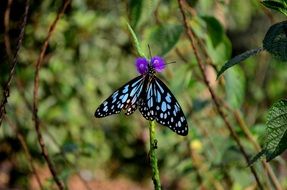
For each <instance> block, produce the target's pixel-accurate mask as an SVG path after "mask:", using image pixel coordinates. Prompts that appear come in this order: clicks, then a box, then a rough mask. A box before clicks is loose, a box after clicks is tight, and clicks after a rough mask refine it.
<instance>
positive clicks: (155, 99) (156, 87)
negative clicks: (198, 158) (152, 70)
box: [139, 76, 188, 135]
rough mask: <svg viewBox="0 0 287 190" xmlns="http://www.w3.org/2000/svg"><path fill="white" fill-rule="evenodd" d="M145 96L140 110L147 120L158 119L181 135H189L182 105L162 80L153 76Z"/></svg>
mask: <svg viewBox="0 0 287 190" xmlns="http://www.w3.org/2000/svg"><path fill="white" fill-rule="evenodd" d="M143 95H144V96H145V101H142V102H141V103H140V104H139V106H140V108H139V110H140V112H141V113H142V115H143V116H144V117H145V118H146V119H149V120H154V119H156V121H157V122H158V123H160V124H162V125H164V126H167V127H169V128H170V129H171V130H173V131H174V132H176V133H177V134H179V135H187V134H188V125H187V121H186V118H185V116H184V114H183V111H182V110H181V107H180V105H179V104H178V102H177V100H176V99H175V97H174V96H173V94H172V93H171V92H170V90H169V89H168V87H167V86H166V85H165V84H164V83H163V82H162V81H161V80H160V79H158V78H157V77H156V76H153V77H152V79H151V80H150V82H149V83H148V85H147V88H146V91H145V93H143ZM142 99H144V98H142ZM140 101H141V100H140Z"/></svg>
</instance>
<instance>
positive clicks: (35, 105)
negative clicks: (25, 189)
mask: <svg viewBox="0 0 287 190" xmlns="http://www.w3.org/2000/svg"><path fill="white" fill-rule="evenodd" d="M69 3H70V0H66V1H65V3H64V6H63V8H62V9H61V10H60V11H59V13H58V14H57V17H56V18H55V20H54V22H53V23H52V24H51V26H50V28H49V31H48V35H47V37H46V39H45V41H44V44H43V46H42V49H41V53H40V55H39V57H38V59H37V62H36V65H35V76H34V92H33V119H34V122H35V130H36V133H37V138H38V142H39V144H40V147H41V151H42V154H43V156H44V158H45V160H46V162H47V164H48V167H49V170H50V172H51V174H52V176H53V179H54V181H55V182H56V184H57V186H58V188H59V189H61V190H62V189H64V185H63V183H62V182H61V181H60V179H59V178H58V176H57V173H56V170H55V168H54V166H53V164H52V161H51V159H50V157H49V155H48V151H47V149H46V146H45V143H44V140H43V137H42V134H41V131H40V119H39V117H38V89H39V75H40V67H41V64H42V61H43V58H44V55H45V53H46V50H47V47H48V44H49V40H50V38H51V36H52V33H53V32H54V30H55V27H56V24H57V23H58V21H59V19H60V17H61V16H62V15H63V14H64V12H65V10H66V8H67V6H68V5H69Z"/></svg>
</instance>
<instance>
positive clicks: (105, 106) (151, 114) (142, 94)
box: [95, 56, 188, 136]
mask: <svg viewBox="0 0 287 190" xmlns="http://www.w3.org/2000/svg"><path fill="white" fill-rule="evenodd" d="M165 65H166V64H165V61H164V60H163V59H162V58H161V57H159V56H154V57H152V58H151V60H150V61H148V60H147V59H145V58H142V57H141V58H137V59H136V68H137V71H138V72H139V73H140V74H141V75H140V76H138V77H136V78H134V79H132V80H131V81H129V82H128V83H126V84H125V85H123V86H122V87H121V88H119V89H118V90H116V91H115V92H114V93H113V94H112V95H111V96H110V97H108V98H107V99H106V100H105V101H104V102H103V103H102V104H101V105H100V106H99V107H98V109H97V110H96V112H95V117H97V118H101V117H106V116H109V115H111V114H118V113H120V112H121V111H122V110H125V111H126V112H125V114H126V115H131V114H132V113H133V112H134V111H135V110H136V109H137V107H138V108H139V111H140V113H141V114H142V115H143V116H144V118H146V119H147V120H151V121H152V120H154V119H155V120H156V121H157V122H158V123H160V124H161V125H164V126H167V127H169V128H170V129H171V130H172V131H174V132H176V133H177V134H179V135H182V136H185V135H187V134H188V125H187V121H186V118H185V116H184V114H183V111H182V110H181V107H180V105H179V104H178V102H177V100H176V99H175V97H174V95H173V94H172V93H171V91H170V90H169V89H168V87H167V86H166V85H165V84H164V83H163V82H162V81H161V80H160V79H159V78H157V77H156V76H155V73H156V72H161V71H163V69H164V68H165Z"/></svg>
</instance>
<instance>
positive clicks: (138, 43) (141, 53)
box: [127, 23, 146, 57]
mask: <svg viewBox="0 0 287 190" xmlns="http://www.w3.org/2000/svg"><path fill="white" fill-rule="evenodd" d="M127 26H128V29H129V31H130V33H131V35H132V39H133V44H134V46H135V48H136V50H137V53H138V55H139V56H140V57H146V56H145V54H144V53H143V51H142V49H141V45H140V42H139V40H138V38H137V36H136V33H135V32H134V30H133V29H132V27H131V26H130V24H129V23H127Z"/></svg>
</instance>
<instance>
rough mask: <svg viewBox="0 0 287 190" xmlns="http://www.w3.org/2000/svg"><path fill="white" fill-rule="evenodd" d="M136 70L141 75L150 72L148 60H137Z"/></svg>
mask: <svg viewBox="0 0 287 190" xmlns="http://www.w3.org/2000/svg"><path fill="white" fill-rule="evenodd" d="M136 68H137V70H138V72H139V73H140V74H141V75H142V74H145V73H146V72H147V70H148V60H146V58H143V57H139V58H137V59H136Z"/></svg>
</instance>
